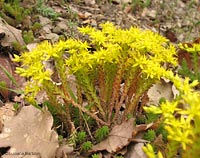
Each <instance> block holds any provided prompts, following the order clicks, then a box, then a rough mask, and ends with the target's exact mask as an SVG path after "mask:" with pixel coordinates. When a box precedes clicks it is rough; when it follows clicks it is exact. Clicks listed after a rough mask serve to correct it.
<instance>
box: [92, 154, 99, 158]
mask: <svg viewBox="0 0 200 158" xmlns="http://www.w3.org/2000/svg"><path fill="white" fill-rule="evenodd" d="M92 158H101V156H100V155H99V154H92Z"/></svg>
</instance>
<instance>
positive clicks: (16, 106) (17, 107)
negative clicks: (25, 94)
mask: <svg viewBox="0 0 200 158" xmlns="http://www.w3.org/2000/svg"><path fill="white" fill-rule="evenodd" d="M19 107H20V105H19V104H18V103H15V104H13V108H14V109H15V111H18V110H19Z"/></svg>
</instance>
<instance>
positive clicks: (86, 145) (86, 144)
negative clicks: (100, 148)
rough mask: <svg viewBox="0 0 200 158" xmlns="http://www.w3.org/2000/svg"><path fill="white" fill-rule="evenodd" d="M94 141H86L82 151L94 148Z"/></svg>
mask: <svg viewBox="0 0 200 158" xmlns="http://www.w3.org/2000/svg"><path fill="white" fill-rule="evenodd" d="M92 146H93V145H92V142H91V141H86V142H84V143H83V144H82V145H81V151H82V152H87V151H88V150H90V149H91V148H92Z"/></svg>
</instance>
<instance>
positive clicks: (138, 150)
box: [125, 143, 147, 158]
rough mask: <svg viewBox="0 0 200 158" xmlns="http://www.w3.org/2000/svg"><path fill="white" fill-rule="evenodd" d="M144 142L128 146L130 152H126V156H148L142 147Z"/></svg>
mask: <svg viewBox="0 0 200 158" xmlns="http://www.w3.org/2000/svg"><path fill="white" fill-rule="evenodd" d="M143 146H144V143H137V144H130V145H129V147H128V152H127V153H126V154H125V158H130V157H133V158H147V156H146V154H145V153H144V151H143V149H142V147H143Z"/></svg>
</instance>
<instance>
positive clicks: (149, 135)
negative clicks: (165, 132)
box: [143, 129, 156, 142]
mask: <svg viewBox="0 0 200 158" xmlns="http://www.w3.org/2000/svg"><path fill="white" fill-rule="evenodd" d="M155 138H156V133H155V131H154V130H152V129H149V130H148V131H147V132H146V133H145V134H144V136H143V139H145V140H148V141H150V142H152V141H153V140H154V139H155Z"/></svg>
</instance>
